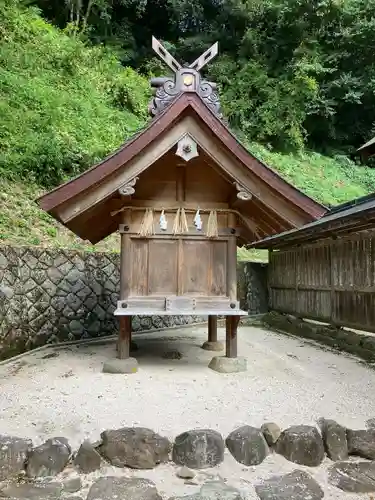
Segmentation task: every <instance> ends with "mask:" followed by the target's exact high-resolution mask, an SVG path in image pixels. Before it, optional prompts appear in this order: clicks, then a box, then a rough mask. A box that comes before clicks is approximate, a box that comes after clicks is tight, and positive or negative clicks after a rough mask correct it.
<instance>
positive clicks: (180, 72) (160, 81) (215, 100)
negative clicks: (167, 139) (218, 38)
mask: <svg viewBox="0 0 375 500" xmlns="http://www.w3.org/2000/svg"><path fill="white" fill-rule="evenodd" d="M152 48H153V49H154V51H155V52H156V54H157V55H158V56H159V57H160V58H161V59H162V60H163V61H164V62H165V64H166V65H167V66H168V67H169V68H170V69H171V70H172V71H173V72H174V75H173V76H172V77H166V78H153V79H152V80H151V86H152V87H153V89H154V95H155V97H154V98H153V99H152V101H151V104H150V107H149V111H150V114H151V115H152V116H156V115H157V114H158V113H160V112H161V111H163V110H164V109H165V108H166V107H167V106H168V105H169V104H170V103H171V102H172V101H173V100H174V99H175V98H176V97H177V96H178V95H179V94H181V93H182V92H196V93H197V94H198V95H199V96H200V98H201V99H202V100H203V102H204V103H205V104H206V105H207V106H208V107H209V108H210V109H211V110H212V111H213V112H214V113H215V114H216V115H218V116H219V117H221V114H220V102H219V96H218V94H217V85H216V83H213V82H208V81H206V80H203V79H202V78H201V75H200V73H199V71H200V70H201V69H202V68H203V67H204V66H206V64H207V63H209V62H210V61H211V60H212V59H213V58H214V57H215V56H216V55H217V53H218V43H217V42H216V43H214V44H213V45H212V46H211V47H210V48H209V49H208V50H206V51H205V52H204V53H203V54H202V55H201V56H199V57H198V59H196V60H195V61H194V62H193V63H191V64H190V65H188V66H185V67H184V66H182V65H181V64H180V63H179V62H177V61H176V59H175V58H174V57H173V56H172V55H171V54H170V53H169V52H168V50H167V49H166V48H165V47H163V45H162V44H161V43H160V42H159V41H158V40H157V39H156V38H155V37H152Z"/></svg>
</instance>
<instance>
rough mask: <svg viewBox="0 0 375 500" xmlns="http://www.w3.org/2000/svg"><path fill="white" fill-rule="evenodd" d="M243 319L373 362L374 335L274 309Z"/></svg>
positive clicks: (374, 355) (253, 324)
mask: <svg viewBox="0 0 375 500" xmlns="http://www.w3.org/2000/svg"><path fill="white" fill-rule="evenodd" d="M245 321H246V324H248V325H249V326H261V327H265V328H268V329H269V330H273V331H277V332H281V333H287V334H291V335H296V336H297V337H303V338H305V339H309V340H314V341H316V342H318V343H319V344H323V345H326V346H329V347H332V348H334V349H337V350H339V351H344V352H348V353H350V354H354V355H355V356H358V357H359V358H361V359H363V360H365V361H369V362H372V363H373V362H375V335H366V334H365V333H363V334H362V333H357V332H355V331H353V330H344V329H343V328H339V327H334V326H330V325H326V324H320V323H313V322H310V321H305V320H303V319H300V318H296V317H295V316H291V315H289V314H282V313H278V312H275V311H271V312H269V313H267V314H264V315H262V316H261V317H258V318H256V319H254V320H251V319H248V320H245Z"/></svg>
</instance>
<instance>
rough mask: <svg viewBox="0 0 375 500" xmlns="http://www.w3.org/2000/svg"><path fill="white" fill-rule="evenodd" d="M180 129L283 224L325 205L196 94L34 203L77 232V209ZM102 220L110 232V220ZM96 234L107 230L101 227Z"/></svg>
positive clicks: (95, 200) (137, 168)
mask: <svg viewBox="0 0 375 500" xmlns="http://www.w3.org/2000/svg"><path fill="white" fill-rule="evenodd" d="M186 132H189V133H190V134H191V136H192V137H193V138H194V139H195V140H196V142H197V143H198V145H199V146H200V148H202V150H204V151H205V152H206V153H207V154H208V155H209V156H210V158H211V159H212V160H213V162H214V164H215V165H216V166H219V168H220V169H222V171H223V173H225V174H226V176H227V177H228V178H230V179H232V180H233V181H236V182H239V183H240V184H241V185H243V186H244V187H246V188H247V189H249V190H250V191H251V192H252V193H253V195H254V196H255V198H256V199H257V200H258V201H259V204H260V205H263V206H265V207H266V209H267V210H271V211H272V212H274V213H277V214H279V215H281V217H282V219H283V220H284V221H285V224H284V227H285V226H286V227H298V226H300V225H302V224H304V223H306V222H309V221H311V220H314V219H315V218H317V217H320V216H321V215H323V213H324V212H325V211H326V210H325V207H323V206H322V205H320V204H318V203H317V202H315V201H314V200H312V199H311V198H309V197H307V196H306V195H304V194H303V193H301V192H300V191H298V190H297V189H295V188H294V187H293V186H291V185H290V184H288V183H287V182H286V181H284V180H283V179H282V178H281V177H280V176H279V175H278V174H277V173H276V172H274V171H273V170H271V169H270V168H268V167H267V166H265V165H263V164H262V163H261V162H259V161H258V160H257V159H256V158H254V157H253V156H252V155H251V154H250V153H249V152H248V151H247V150H246V149H245V148H244V147H243V146H242V145H241V144H240V143H239V142H238V141H237V140H236V139H235V138H234V136H233V135H232V134H231V133H230V131H229V130H228V129H227V128H226V127H225V125H224V124H223V123H222V122H221V121H220V120H219V119H218V118H217V117H216V116H215V115H214V114H213V113H212V112H211V111H210V110H209V109H208V108H207V106H206V105H205V104H204V103H203V102H202V101H201V99H200V98H199V97H198V96H197V95H196V94H182V95H181V96H180V97H178V98H177V99H176V100H175V101H174V102H173V103H172V104H171V105H170V106H169V107H168V108H167V109H166V110H165V111H164V112H163V113H162V114H161V115H160V116H159V117H157V118H156V119H155V120H154V121H153V122H151V124H150V125H149V126H148V127H147V128H146V129H145V130H144V131H143V132H141V133H140V134H138V135H137V136H136V137H135V138H133V139H132V140H130V141H129V142H128V143H127V144H125V145H124V146H123V147H122V148H120V149H119V150H118V151H117V152H115V153H114V154H113V155H111V156H109V157H108V158H106V159H105V160H103V161H102V162H101V163H99V164H98V165H96V166H94V167H92V168H91V169H89V170H87V171H86V172H84V173H83V174H81V175H80V176H78V177H76V178H75V179H73V180H71V181H69V182H67V183H65V184H63V185H62V186H60V187H58V188H56V189H54V190H53V191H51V192H49V193H47V194H46V195H44V196H42V197H41V198H39V200H38V202H39V205H40V206H41V208H43V209H44V210H46V211H48V212H49V213H51V214H52V215H53V216H54V217H55V218H56V219H58V220H59V221H61V222H62V223H63V224H64V225H66V226H67V227H69V228H70V229H71V230H73V231H74V232H75V233H76V234H79V235H80V233H81V234H82V231H80V228H79V224H80V223H79V221H80V220H81V217H80V216H82V214H84V213H85V212H87V211H91V210H92V209H93V207H96V206H98V205H99V206H100V204H103V207H104V206H105V205H104V203H105V202H106V201H108V199H110V198H111V196H113V194H114V193H116V192H117V190H118V188H119V187H120V186H121V185H122V184H124V183H126V182H128V181H129V180H131V179H132V178H134V177H135V176H137V175H140V174H141V173H142V172H143V171H144V170H145V169H147V168H148V167H149V166H150V165H152V164H153V163H154V162H155V161H156V160H157V159H158V158H160V157H161V156H163V154H165V153H166V152H167V151H168V150H170V149H171V148H173V146H174V145H175V144H176V143H177V142H178V140H179V139H180V138H181V137H182V136H183V135H184V134H185V133H186ZM258 208H260V207H258ZM95 212H96V213H99V212H100V210H95ZM108 216H109V214H108ZM109 217H110V216H109ZM107 224H108V228H109V227H110V228H111V232H113V230H114V228H115V227H116V225H115V224H113V220H108V223H107ZM101 234H103V235H104V236H103V237H105V236H107V230H106V228H103V231H102V233H101ZM108 234H110V233H108ZM95 240H96V241H99V240H97V238H95Z"/></svg>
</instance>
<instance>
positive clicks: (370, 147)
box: [357, 137, 375, 157]
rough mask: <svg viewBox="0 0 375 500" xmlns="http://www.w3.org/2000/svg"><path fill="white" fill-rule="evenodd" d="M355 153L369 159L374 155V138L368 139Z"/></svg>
mask: <svg viewBox="0 0 375 500" xmlns="http://www.w3.org/2000/svg"><path fill="white" fill-rule="evenodd" d="M357 153H360V154H361V155H362V156H365V157H369V156H372V155H373V154H375V137H373V138H372V139H370V140H369V141H367V142H366V144H363V146H361V147H360V148H358V149H357Z"/></svg>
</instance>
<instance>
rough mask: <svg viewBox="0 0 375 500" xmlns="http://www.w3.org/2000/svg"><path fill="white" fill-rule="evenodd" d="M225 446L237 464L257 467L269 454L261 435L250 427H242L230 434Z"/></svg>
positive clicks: (257, 430)
mask: <svg viewBox="0 0 375 500" xmlns="http://www.w3.org/2000/svg"><path fill="white" fill-rule="evenodd" d="M225 444H226V445H227V448H228V450H229V451H230V453H231V454H232V456H233V457H234V458H235V459H236V460H237V462H240V463H241V464H244V465H258V464H260V463H262V462H263V460H264V459H265V458H266V456H267V455H268V454H269V448H268V445H267V442H266V440H265V438H264V436H263V433H262V432H261V431H260V430H259V429H256V428H255V427H251V426H250V425H244V426H243V427H240V428H239V429H236V430H234V431H233V432H231V433H230V434H229V436H228V437H227V439H226V440H225Z"/></svg>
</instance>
